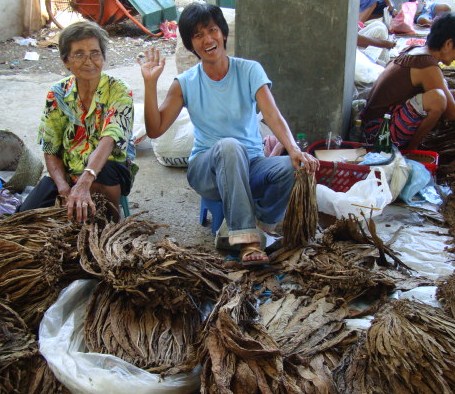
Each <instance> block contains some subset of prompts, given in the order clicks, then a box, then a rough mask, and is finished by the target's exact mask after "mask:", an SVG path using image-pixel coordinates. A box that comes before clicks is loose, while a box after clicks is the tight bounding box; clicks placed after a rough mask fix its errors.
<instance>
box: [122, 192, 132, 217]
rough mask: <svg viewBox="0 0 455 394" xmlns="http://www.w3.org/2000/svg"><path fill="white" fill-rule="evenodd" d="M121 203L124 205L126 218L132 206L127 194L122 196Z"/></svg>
mask: <svg viewBox="0 0 455 394" xmlns="http://www.w3.org/2000/svg"><path fill="white" fill-rule="evenodd" d="M120 205H121V206H122V209H123V216H125V217H126V218H127V217H128V216H130V206H129V203H128V197H127V196H120Z"/></svg>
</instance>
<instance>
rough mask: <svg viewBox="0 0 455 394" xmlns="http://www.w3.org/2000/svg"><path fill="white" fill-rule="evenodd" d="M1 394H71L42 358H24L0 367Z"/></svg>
mask: <svg viewBox="0 0 455 394" xmlns="http://www.w3.org/2000/svg"><path fill="white" fill-rule="evenodd" d="M0 392H1V393H27V394H43V393H52V394H54V393H56V394H57V393H62V394H70V391H69V390H68V389H67V388H65V386H64V385H62V384H61V383H60V382H59V381H58V380H57V379H56V377H55V375H54V373H53V372H52V371H51V369H50V368H49V366H48V365H47V363H46V360H45V359H44V358H43V357H42V356H40V355H35V356H32V357H24V358H22V359H20V360H18V361H17V362H14V363H8V364H6V365H0Z"/></svg>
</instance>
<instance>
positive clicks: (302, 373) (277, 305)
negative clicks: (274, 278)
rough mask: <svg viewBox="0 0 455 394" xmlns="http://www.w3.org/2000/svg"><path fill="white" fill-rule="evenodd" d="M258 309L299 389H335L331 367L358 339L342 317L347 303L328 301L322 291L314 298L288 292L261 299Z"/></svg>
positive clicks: (319, 390) (335, 364) (333, 366)
mask: <svg viewBox="0 0 455 394" xmlns="http://www.w3.org/2000/svg"><path fill="white" fill-rule="evenodd" d="M325 290H326V291H327V290H328V289H325ZM259 312H260V314H261V321H262V323H263V324H264V326H265V327H266V329H267V332H268V334H269V335H270V336H271V337H272V338H273V339H274V340H275V342H276V343H277V344H278V347H279V349H280V350H281V353H282V355H283V359H284V363H285V366H286V370H287V371H288V373H289V374H290V375H291V376H293V378H294V380H295V382H296V384H297V385H298V386H299V388H300V390H301V392H303V393H320V392H336V385H335V383H334V381H333V378H332V370H333V369H334V368H335V367H337V366H338V364H339V361H340V359H341V357H342V355H343V353H344V351H345V350H346V349H347V348H348V346H350V345H351V344H352V343H355V342H356V340H357V332H356V331H354V330H353V329H349V328H347V326H346V324H345V323H344V321H343V320H344V319H345V318H347V317H349V310H348V308H347V307H346V305H343V304H342V305H337V304H335V303H333V302H331V301H329V300H328V298H327V297H326V294H324V293H320V294H318V295H316V296H315V297H313V298H310V297H306V296H299V297H296V296H294V295H293V294H292V293H291V294H288V295H286V296H285V297H283V298H280V299H278V300H276V301H272V302H268V303H264V304H263V305H262V306H261V307H260V309H259Z"/></svg>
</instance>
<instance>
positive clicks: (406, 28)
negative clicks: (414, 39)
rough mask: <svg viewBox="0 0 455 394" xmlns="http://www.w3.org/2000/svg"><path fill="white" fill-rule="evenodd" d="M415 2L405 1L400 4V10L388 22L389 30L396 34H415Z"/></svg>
mask: <svg viewBox="0 0 455 394" xmlns="http://www.w3.org/2000/svg"><path fill="white" fill-rule="evenodd" d="M416 11H417V2H410V1H408V2H406V3H403V4H402V5H401V10H400V12H399V13H398V14H397V15H396V16H395V17H394V18H393V19H392V21H391V22H390V32H391V33H396V34H415V30H414V17H415V14H416Z"/></svg>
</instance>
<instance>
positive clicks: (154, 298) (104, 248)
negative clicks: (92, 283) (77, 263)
mask: <svg viewBox="0 0 455 394" xmlns="http://www.w3.org/2000/svg"><path fill="white" fill-rule="evenodd" d="M159 227H160V225H157V224H154V223H151V222H146V221H142V220H138V218H137V217H136V216H130V217H129V218H127V219H126V220H124V221H122V222H120V223H118V224H115V223H109V224H107V225H106V226H105V227H104V228H100V227H99V226H97V225H96V224H93V225H86V226H84V228H83V229H82V230H81V232H80V234H79V239H78V249H79V251H80V254H81V265H82V267H83V268H84V269H85V270H86V271H87V272H89V273H90V274H92V275H94V276H96V277H98V278H99V279H101V281H102V282H101V283H100V284H99V285H98V287H97V289H96V290H95V292H94V293H93V294H92V295H91V297H90V300H89V304H88V309H87V316H86V321H85V338H86V343H87V347H88V348H89V350H90V351H93V352H98V353H107V354H112V355H115V356H118V357H120V358H122V359H123V360H126V361H128V362H130V363H132V364H134V365H136V366H138V367H140V368H143V369H146V370H148V371H150V372H155V373H157V372H159V373H162V374H163V375H164V374H175V373H179V372H184V371H189V370H191V369H193V368H194V367H195V366H196V365H197V360H196V359H195V358H194V352H193V345H194V343H195V342H196V340H197V338H198V335H199V333H200V329H201V322H202V316H201V310H202V308H203V306H204V304H205V303H207V302H209V301H211V302H215V301H216V300H217V299H218V297H219V294H221V290H222V288H223V285H224V284H226V283H227V282H228V278H227V276H226V275H225V274H224V273H223V271H222V270H221V265H222V261H221V260H220V259H218V258H216V257H213V256H212V255H209V254H206V253H202V252H198V251H195V250H189V249H185V248H181V247H179V246H177V245H175V244H174V243H172V242H171V241H169V240H168V239H164V240H161V241H156V242H155V241H154V240H153V239H152V236H153V235H154V234H155V231H156V229H157V228H159Z"/></svg>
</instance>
